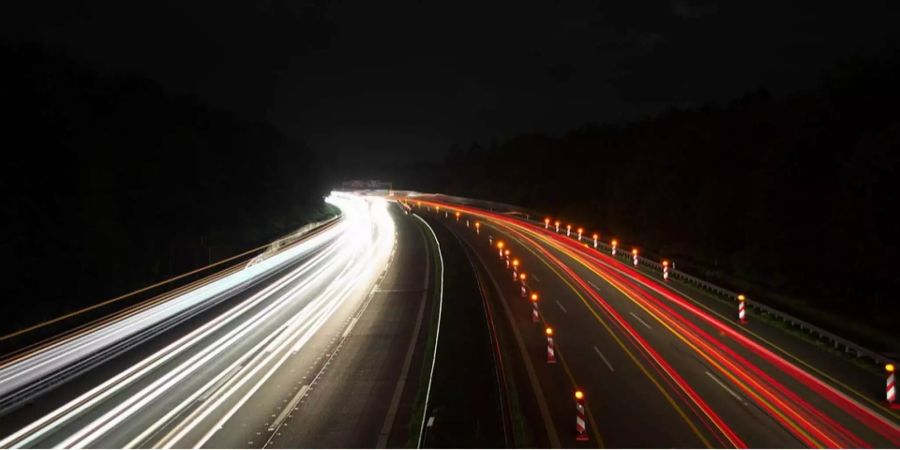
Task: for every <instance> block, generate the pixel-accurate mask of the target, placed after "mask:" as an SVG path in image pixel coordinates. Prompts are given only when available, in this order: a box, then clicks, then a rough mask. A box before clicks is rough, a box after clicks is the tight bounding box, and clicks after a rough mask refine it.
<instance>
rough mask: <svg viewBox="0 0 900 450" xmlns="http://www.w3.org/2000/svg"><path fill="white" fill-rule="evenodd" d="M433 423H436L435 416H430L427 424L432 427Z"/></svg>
mask: <svg viewBox="0 0 900 450" xmlns="http://www.w3.org/2000/svg"><path fill="white" fill-rule="evenodd" d="M432 425H434V416H431V417H429V418H428V424H427V425H425V426H426V427H428V428H431V426H432Z"/></svg>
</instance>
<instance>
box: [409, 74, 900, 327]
mask: <svg viewBox="0 0 900 450" xmlns="http://www.w3.org/2000/svg"><path fill="white" fill-rule="evenodd" d="M897 80H900V58H898V57H897V56H893V57H879V58H857V59H854V60H851V61H848V62H846V63H844V64H842V65H840V66H839V67H837V68H836V69H834V70H833V71H832V72H830V73H829V74H828V75H827V76H826V77H824V79H823V80H822V81H821V82H819V83H818V85H819V87H818V88H816V89H814V90H811V91H809V92H807V93H804V94H802V95H794V96H791V97H789V98H776V97H774V96H772V95H769V94H768V93H767V92H765V91H762V90H761V91H757V92H752V93H749V94H747V95H745V96H743V97H742V98H739V99H736V100H734V101H732V102H730V103H728V104H725V105H714V104H710V105H705V106H699V107H692V108H684V109H671V110H669V111H666V112H664V113H662V114H659V115H657V116H655V117H650V118H646V119H643V120H638V121H634V122H630V123H624V124H606V125H596V124H592V125H588V126H585V127H582V128H580V129H576V130H573V131H571V132H569V133H568V134H566V135H564V136H561V137H551V136H541V135H523V136H519V137H515V138H512V139H509V140H507V141H505V142H502V143H500V144H496V145H493V146H491V147H489V148H484V147H481V146H480V145H478V144H473V145H472V146H471V147H470V148H468V149H465V150H463V149H455V150H453V151H451V153H450V155H449V157H448V159H447V160H446V162H445V164H443V165H442V166H441V167H440V168H437V170H438V171H439V172H440V174H439V176H437V177H434V174H433V173H432V172H431V171H432V170H433V169H435V168H430V167H411V168H407V169H406V170H405V171H403V173H406V177H405V179H404V180H405V182H406V183H407V184H408V185H409V186H410V187H412V188H418V189H423V190H427V191H442V192H447V193H451V194H458V195H463V196H471V197H477V198H485V199H493V200H496V201H502V202H507V203H512V204H518V205H522V206H526V207H531V208H534V209H537V210H542V211H547V212H550V213H556V214H558V215H559V216H560V217H562V218H564V220H568V221H572V222H573V223H576V224H591V225H594V226H597V227H599V229H598V230H597V231H599V232H601V234H602V235H604V236H606V237H607V238H608V237H611V236H616V237H618V238H619V239H622V240H624V241H626V242H630V243H633V244H636V245H639V246H641V247H642V248H645V249H647V250H651V249H652V250H655V253H656V254H658V255H662V256H664V257H667V258H670V259H674V260H676V261H677V262H678V264H680V266H679V268H683V269H686V270H690V271H693V272H694V273H698V272H699V273H700V274H703V275H705V276H707V277H709V278H713V279H716V280H722V282H725V283H727V284H729V285H731V286H734V287H736V288H739V289H747V290H750V291H752V292H754V293H755V294H760V293H761V292H763V293H767V295H768V298H767V301H769V302H773V303H775V304H776V305H777V306H781V307H783V308H785V309H788V310H793V311H795V312H797V311H799V314H800V315H801V316H805V317H808V318H809V319H810V320H813V321H818V320H823V321H824V320H825V319H824V318H820V317H819V316H820V315H819V314H817V311H828V312H831V313H834V314H833V315H832V318H834V317H852V318H856V319H859V320H860V321H861V322H863V323H865V324H867V325H870V326H877V327H880V328H881V329H883V330H886V331H889V332H890V333H892V335H893V336H897V334H898V333H897V330H900V320H898V316H900V310H898V303H897V300H896V298H897V295H898V293H900V276H898V274H900V254H898V249H897V243H898V236H897V231H898V226H897V222H896V219H895V218H894V214H896V213H897V193H898V192H900V190H898V177H900V172H898V158H900V112H898V111H900V109H898V105H900V83H898V82H897ZM423 174H428V175H427V176H422V175H423ZM396 181H400V180H396ZM396 185H397V183H395V186H396ZM828 322H829V323H827V324H826V325H835V323H834V321H828ZM838 325H840V324H838Z"/></svg>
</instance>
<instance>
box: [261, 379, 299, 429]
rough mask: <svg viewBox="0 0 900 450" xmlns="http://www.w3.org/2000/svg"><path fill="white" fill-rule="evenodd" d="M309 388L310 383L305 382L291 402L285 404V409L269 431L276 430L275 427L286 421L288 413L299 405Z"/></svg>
mask: <svg viewBox="0 0 900 450" xmlns="http://www.w3.org/2000/svg"><path fill="white" fill-rule="evenodd" d="M308 390H309V385H308V384H304V385H303V387H302V388H300V390H299V391H297V394H296V395H294V398H292V399H291V401H290V403H288V404H287V406H285V407H284V409H282V410H281V414H279V415H278V417H276V418H275V421H274V422H272V423H271V424H270V425H269V432H272V431H275V429H276V428H278V427H279V426H280V425H281V423H282V422H284V419H287V416H288V414H290V413H291V411H293V410H294V408H296V407H297V404H298V403H300V400H301V399H303V396H304V395H306V391H308Z"/></svg>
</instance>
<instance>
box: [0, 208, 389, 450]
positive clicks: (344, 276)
mask: <svg viewBox="0 0 900 450" xmlns="http://www.w3.org/2000/svg"><path fill="white" fill-rule="evenodd" d="M332 201H333V202H334V203H335V204H337V205H338V206H339V207H340V208H341V209H342V211H343V212H344V218H343V220H342V221H341V222H340V223H339V224H338V225H337V226H336V227H335V230H336V231H335V232H334V233H333V234H331V235H329V236H328V242H327V243H326V244H325V245H324V246H322V247H321V248H318V249H317V252H316V254H315V255H314V256H311V257H310V258H309V259H308V260H306V261H305V262H303V263H302V264H299V266H298V267H296V268H295V269H293V270H290V271H288V272H287V273H286V274H285V275H283V276H280V277H279V278H277V279H276V280H273V281H272V282H271V283H269V284H268V285H267V286H266V287H265V288H264V289H261V290H260V291H258V292H256V293H255V294H254V295H252V296H250V297H249V298H247V299H244V300H242V301H241V302H239V303H237V304H236V305H235V306H233V307H231V308H230V309H228V310H227V311H226V312H225V313H223V314H221V315H219V316H216V317H215V318H213V319H211V320H209V321H207V322H206V323H204V324H203V325H202V326H200V327H198V328H196V329H194V330H192V331H191V332H190V333H188V334H185V335H182V336H172V337H171V338H172V339H173V340H172V342H171V343H170V344H169V345H168V346H167V347H165V348H163V349H161V350H159V351H157V352H156V353H154V354H152V355H150V356H148V357H146V358H144V359H142V360H141V361H139V362H137V363H135V364H134V365H132V366H129V367H128V368H127V369H125V370H124V371H120V372H111V373H106V374H105V377H104V378H105V381H103V379H100V380H95V381H98V382H99V381H102V382H101V383H100V384H99V385H97V386H96V387H94V388H92V389H91V390H89V391H87V392H84V393H83V394H82V395H80V396H79V397H78V398H76V399H74V400H72V401H70V402H68V403H67V404H65V405H63V406H61V407H59V408H57V409H56V410H55V411H53V412H51V413H49V414H47V415H45V416H43V417H41V418H40V419H38V420H36V421H34V422H32V423H31V424H30V425H28V426H26V427H24V428H22V429H20V430H19V431H17V432H14V433H12V435H10V436H8V437H7V438H5V439H3V440H2V441H0V446H2V447H18V446H37V447H50V446H71V447H82V446H99V447H126V446H154V447H159V446H177V447H187V446H202V445H204V444H205V443H206V442H208V441H209V440H210V439H212V438H213V437H214V436H215V435H216V434H217V433H218V432H219V430H220V428H219V427H220V426H221V424H223V423H225V422H226V421H227V420H228V419H230V418H231V417H232V416H234V415H235V413H236V412H237V411H239V410H240V409H241V407H242V406H243V405H245V404H246V402H247V401H248V400H249V399H250V398H252V397H253V396H254V394H255V393H256V392H258V391H259V390H260V388H261V387H262V386H263V385H265V384H266V382H267V380H268V379H269V378H270V377H271V376H272V374H273V373H275V372H277V371H278V369H279V368H280V367H282V366H283V365H284V364H285V362H286V361H288V360H292V359H293V358H300V359H304V358H305V359H306V360H313V361H314V360H315V358H316V357H318V356H315V355H318V353H319V352H320V351H321V349H322V346H321V344H320V342H321V339H319V340H318V341H317V340H316V337H317V335H318V332H319V331H320V330H321V329H323V327H325V326H326V324H332V323H335V322H337V323H340V322H341V321H342V319H343V317H342V316H341V314H346V313H347V312H350V311H354V310H355V309H356V308H355V307H354V306H353V305H357V306H358V305H360V304H361V303H362V301H363V300H364V299H365V298H366V295H367V293H368V291H369V290H370V289H371V285H372V283H373V282H374V280H375V279H376V278H377V276H378V275H379V274H380V273H381V272H382V270H383V268H384V267H385V266H386V265H387V262H388V259H389V257H390V253H391V249H392V247H393V243H394V239H395V235H394V227H393V221H392V220H391V219H390V217H389V216H388V213H387V210H386V207H385V202H384V201H383V200H380V199H377V200H376V199H368V200H366V199H361V198H356V197H350V196H338V197H335V198H333V199H332ZM95 373H96V371H95ZM100 373H102V372H100ZM248 435H249V433H248ZM245 438H246V435H244V434H241V440H240V441H239V442H229V443H228V446H229V447H238V446H243V445H247V442H250V440H252V438H251V439H248V440H245Z"/></svg>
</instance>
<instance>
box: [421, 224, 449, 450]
mask: <svg viewBox="0 0 900 450" xmlns="http://www.w3.org/2000/svg"><path fill="white" fill-rule="evenodd" d="M415 217H416V218H417V219H419V220H421V221H422V223H424V224H425V226H426V227H428V230H429V231H431V235H432V236H433V237H434V243H435V245H437V251H438V259H439V260H440V262H441V289H440V291H439V292H440V294H439V296H438V323H437V332H436V333H435V334H434V355H432V357H431V372H430V373H429V374H428V388H427V389H426V390H425V406H424V407H423V408H422V426H421V427H420V428H419V439H418V442H417V443H416V448H422V434H423V433H424V431H425V416H426V415H427V414H428V400H429V398H430V397H431V381H432V380H433V379H434V362H435V360H437V347H438V338H439V337H440V335H441V312H442V310H443V309H444V255H443V254H442V253H441V243H440V242H439V241H438V238H437V234H435V233H434V229H432V228H431V225H428V222H426V221H425V220H424V219H422V218H421V217H419V216H418V215H415Z"/></svg>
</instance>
